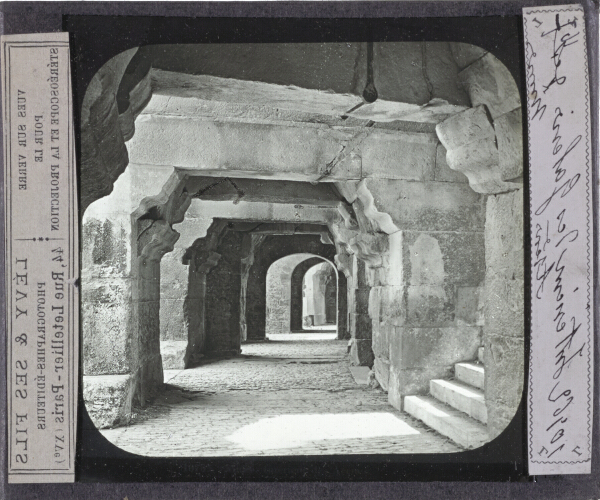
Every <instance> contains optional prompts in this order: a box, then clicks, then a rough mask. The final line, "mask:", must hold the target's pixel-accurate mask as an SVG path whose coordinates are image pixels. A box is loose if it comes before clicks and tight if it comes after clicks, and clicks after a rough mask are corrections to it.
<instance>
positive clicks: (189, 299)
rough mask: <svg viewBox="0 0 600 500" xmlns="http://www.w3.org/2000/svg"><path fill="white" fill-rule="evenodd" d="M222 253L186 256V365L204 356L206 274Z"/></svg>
mask: <svg viewBox="0 0 600 500" xmlns="http://www.w3.org/2000/svg"><path fill="white" fill-rule="evenodd" d="M220 258H221V255H220V254H218V253H217V252H200V251H193V252H192V255H188V256H186V260H185V261H184V264H187V265H188V266H189V271H188V289H187V294H186V296H185V300H184V304H183V313H184V321H185V327H186V328H185V330H186V331H187V348H186V351H185V356H184V367H185V368H190V367H192V366H194V365H196V364H197V363H198V362H199V361H200V360H201V359H202V358H203V357H204V350H205V343H206V300H207V298H206V275H207V274H208V273H209V272H210V270H211V269H212V268H213V267H214V266H216V265H217V263H218V262H219V259H220Z"/></svg>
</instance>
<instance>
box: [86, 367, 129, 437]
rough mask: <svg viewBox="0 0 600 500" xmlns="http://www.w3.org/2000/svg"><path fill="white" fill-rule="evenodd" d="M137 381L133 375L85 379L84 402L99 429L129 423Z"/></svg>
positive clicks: (101, 376)
mask: <svg viewBox="0 0 600 500" xmlns="http://www.w3.org/2000/svg"><path fill="white" fill-rule="evenodd" d="M134 385H135V379H134V377H132V376H131V375H129V374H127V375H97V376H84V377H83V401H84V403H85V407H86V410H87V412H88V414H89V416H90V418H91V419H92V422H93V423H94V425H95V426H96V428H98V429H110V428H113V427H118V426H121V425H126V424H128V423H129V420H130V418H131V405H132V398H133V388H134Z"/></svg>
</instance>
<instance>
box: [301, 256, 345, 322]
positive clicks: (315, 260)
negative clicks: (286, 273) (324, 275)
mask: <svg viewBox="0 0 600 500" xmlns="http://www.w3.org/2000/svg"><path fill="white" fill-rule="evenodd" d="M321 262H323V259H322V258H321V257H311V258H309V259H307V260H305V261H303V262H300V263H299V264H298V265H297V266H296V267H295V268H294V270H293V271H292V275H291V277H290V331H291V332H303V331H304V328H303V324H302V282H303V280H304V275H305V274H306V272H307V271H308V270H309V269H310V268H311V267H313V266H314V265H316V264H319V263H321ZM339 295H340V294H339V293H338V296H339Z"/></svg>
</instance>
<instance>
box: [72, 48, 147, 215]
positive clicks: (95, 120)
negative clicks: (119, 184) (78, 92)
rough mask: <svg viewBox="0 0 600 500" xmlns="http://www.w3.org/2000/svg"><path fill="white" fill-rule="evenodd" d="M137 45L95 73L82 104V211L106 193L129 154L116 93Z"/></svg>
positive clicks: (125, 164) (120, 171)
mask: <svg viewBox="0 0 600 500" xmlns="http://www.w3.org/2000/svg"><path fill="white" fill-rule="evenodd" d="M137 50H138V49H137V47H136V48H133V49H130V50H127V51H125V52H121V53H120V54H119V55H117V56H115V57H113V58H112V59H111V60H110V61H108V62H107V63H106V64H105V65H104V66H102V68H100V70H99V71H98V73H96V74H95V75H94V77H93V78H92V81H91V82H90V84H89V85H88V88H87V91H86V93H85V96H84V98H83V104H82V108H81V146H82V147H81V168H82V171H83V172H85V174H84V175H82V183H81V211H82V212H83V211H84V210H85V209H86V208H87V206H88V205H89V204H90V203H92V202H93V201H94V200H96V199H98V198H100V197H102V196H106V195H107V194H108V193H110V192H111V191H112V186H113V183H114V182H115V180H116V179H117V177H118V176H119V174H121V173H122V172H123V170H125V167H126V166H127V162H128V157H127V149H126V148H125V140H124V138H123V135H122V132H121V128H120V125H119V110H118V108H117V101H116V94H117V90H118V88H119V84H120V83H121V78H122V77H123V74H124V73H125V70H126V69H127V65H128V64H129V62H130V60H131V58H132V57H133V56H134V55H135V53H136V51H137Z"/></svg>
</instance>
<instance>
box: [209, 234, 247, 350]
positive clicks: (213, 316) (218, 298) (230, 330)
mask: <svg viewBox="0 0 600 500" xmlns="http://www.w3.org/2000/svg"><path fill="white" fill-rule="evenodd" d="M242 237H243V235H242V234H241V233H238V232H235V231H225V233H224V235H223V236H222V238H221V240H220V243H219V245H218V247H217V253H219V254H220V255H221V258H220V259H219V262H218V264H217V265H216V266H215V267H214V268H213V269H212V271H211V272H210V273H208V275H207V277H206V289H207V294H206V344H205V345H206V354H207V355H209V356H231V355H236V354H239V353H240V352H241V351H240V345H241V335H240V294H241V289H242V286H241V285H242V278H241V255H242V254H241V247H242Z"/></svg>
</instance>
